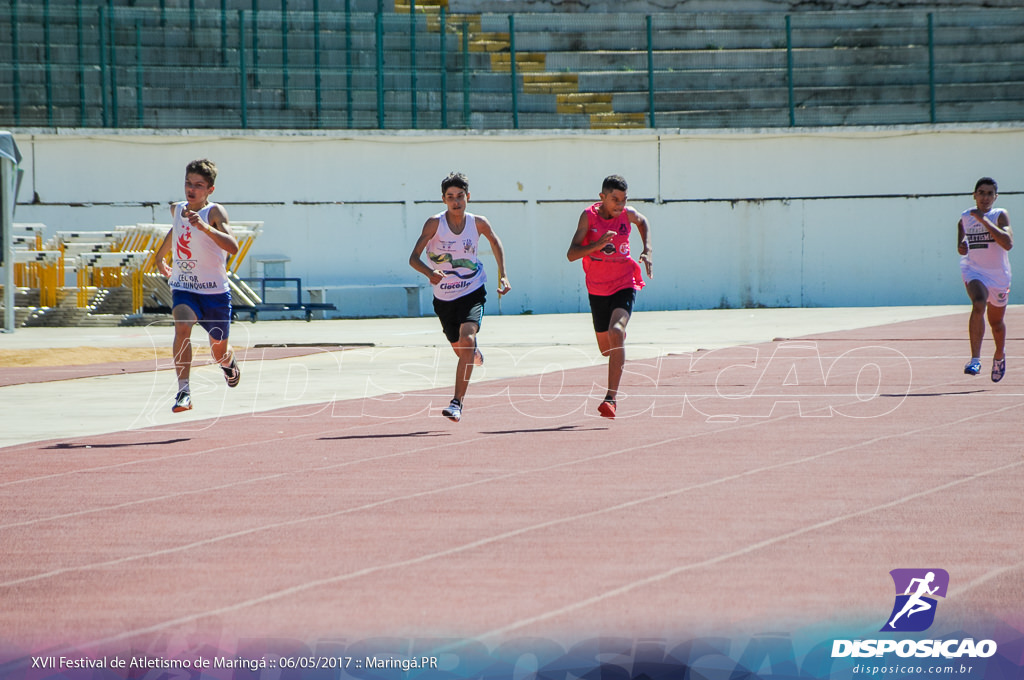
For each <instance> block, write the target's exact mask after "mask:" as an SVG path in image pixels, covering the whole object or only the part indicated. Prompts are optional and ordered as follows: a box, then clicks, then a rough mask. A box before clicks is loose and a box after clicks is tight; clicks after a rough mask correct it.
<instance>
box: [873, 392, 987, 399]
mask: <svg viewBox="0 0 1024 680" xmlns="http://www.w3.org/2000/svg"><path fill="white" fill-rule="evenodd" d="M984 392H988V390H963V391H961V392H915V393H914V394H880V395H878V396H880V397H892V398H894V399H905V398H907V397H959V396H961V395H964V394H981V393H984Z"/></svg>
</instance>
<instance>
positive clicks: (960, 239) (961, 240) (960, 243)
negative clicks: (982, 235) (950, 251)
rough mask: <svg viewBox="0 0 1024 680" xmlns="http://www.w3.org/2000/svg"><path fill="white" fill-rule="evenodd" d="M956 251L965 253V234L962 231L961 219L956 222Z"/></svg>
mask: <svg viewBox="0 0 1024 680" xmlns="http://www.w3.org/2000/svg"><path fill="white" fill-rule="evenodd" d="M956 252H958V253H960V254H961V255H966V254H967V234H965V233H964V221H963V219H961V220H960V221H959V222H957V223H956Z"/></svg>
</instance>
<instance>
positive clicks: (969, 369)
mask: <svg viewBox="0 0 1024 680" xmlns="http://www.w3.org/2000/svg"><path fill="white" fill-rule="evenodd" d="M979 373H981V362H980V361H979V360H977V359H971V360H970V361H968V362H967V365H966V366H964V374H965V375H978V374H979Z"/></svg>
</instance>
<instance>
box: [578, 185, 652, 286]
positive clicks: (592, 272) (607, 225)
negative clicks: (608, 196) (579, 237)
mask: <svg viewBox="0 0 1024 680" xmlns="http://www.w3.org/2000/svg"><path fill="white" fill-rule="evenodd" d="M600 209H601V204H600V203H595V204H594V205H592V206H590V207H589V208H587V210H586V213H587V222H588V224H589V226H590V228H589V229H588V230H587V234H586V236H584V237H583V245H587V244H588V243H594V242H595V241H598V240H600V239H601V237H602V236H604V234H605V233H606V232H608V231H614V232H615V237H614V238H613V239H612V242H611V243H609V244H608V245H606V246H605V247H604V248H603V249H601V250H599V251H596V252H594V253H591V254H590V255H588V256H586V257H584V258H583V271H584V272H585V273H586V280H587V292H588V293H590V294H591V295H613V294H615V293H617V292H619V291H620V290H625V289H626V288H634V289H636V290H640V289H641V288H643V287H644V280H643V277H642V276H641V273H640V264H639V263H638V262H637V261H636V260H634V259H633V258H632V257H630V255H629V232H630V231H631V229H632V227H633V225H632V224H630V222H629V215H627V214H626V211H625V210H623V211H622V212H621V213H619V215H618V217H613V218H612V219H610V220H606V219H604V218H603V217H601V215H600V212H599V211H600Z"/></svg>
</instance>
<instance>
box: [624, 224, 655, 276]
mask: <svg viewBox="0 0 1024 680" xmlns="http://www.w3.org/2000/svg"><path fill="white" fill-rule="evenodd" d="M626 210H627V213H626V214H627V215H629V219H630V221H631V222H632V223H633V224H635V225H636V230H637V233H639V234H640V238H641V240H643V242H644V250H643V252H642V253H640V257H638V258H637V261H638V262H642V263H643V264H644V267H645V268H646V269H647V276H648V278H654V273H653V272H652V271H651V270H652V268H653V267H654V261H653V260H652V259H651V258H652V257H653V255H654V253H653V251H652V250H651V224H650V222H648V221H647V218H646V217H644V216H643V215H641V214H640V213H639V212H638V211H636V210H634V209H633V208H626Z"/></svg>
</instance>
